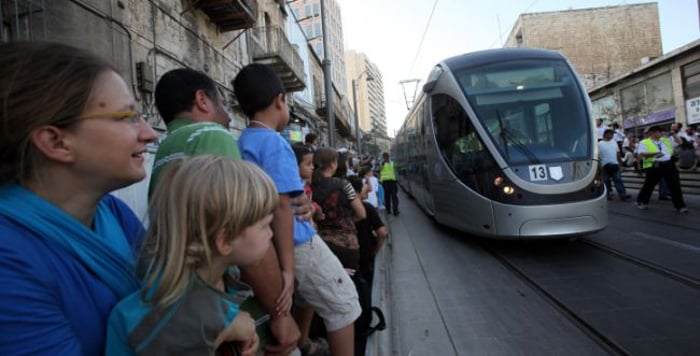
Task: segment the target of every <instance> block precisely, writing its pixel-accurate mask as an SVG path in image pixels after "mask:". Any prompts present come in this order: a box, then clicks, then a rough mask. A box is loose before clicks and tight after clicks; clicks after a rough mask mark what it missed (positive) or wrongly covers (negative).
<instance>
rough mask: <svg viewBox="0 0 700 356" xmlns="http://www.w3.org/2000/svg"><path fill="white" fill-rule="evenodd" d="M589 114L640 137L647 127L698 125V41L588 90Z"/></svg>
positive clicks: (699, 115)
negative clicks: (615, 123)
mask: <svg viewBox="0 0 700 356" xmlns="http://www.w3.org/2000/svg"><path fill="white" fill-rule="evenodd" d="M588 94H589V96H590V97H591V102H592V110H593V112H592V114H593V116H594V117H600V118H602V119H603V120H604V121H605V122H608V123H610V122H617V123H619V124H620V126H621V127H623V128H624V129H625V131H627V132H628V133H631V134H634V135H641V134H642V133H643V132H644V129H645V128H647V127H649V126H651V125H660V126H662V127H664V128H666V129H669V128H670V127H671V124H672V123H674V122H680V123H683V124H684V127H686V126H688V125H696V126H697V125H700V40H696V41H693V42H691V43H689V44H687V45H685V46H683V47H681V48H678V49H676V50H674V51H671V52H669V53H667V54H666V55H664V56H662V57H659V58H656V59H654V60H652V61H650V62H648V63H645V64H644V65H641V66H638V67H637V68H635V69H634V70H631V71H629V72H627V73H625V74H623V75H621V76H619V77H617V78H614V79H612V80H610V81H609V82H607V83H605V84H602V85H599V86H597V87H595V88H591V89H590V90H589V92H588Z"/></svg>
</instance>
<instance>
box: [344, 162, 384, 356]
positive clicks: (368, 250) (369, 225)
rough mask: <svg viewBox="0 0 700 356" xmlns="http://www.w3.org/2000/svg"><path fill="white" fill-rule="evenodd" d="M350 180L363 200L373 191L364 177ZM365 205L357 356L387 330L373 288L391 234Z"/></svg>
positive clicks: (360, 225)
mask: <svg viewBox="0 0 700 356" xmlns="http://www.w3.org/2000/svg"><path fill="white" fill-rule="evenodd" d="M348 180H349V181H350V184H352V187H353V188H354V189H355V192H356V193H357V194H358V195H359V196H360V198H361V199H362V198H366V194H367V193H368V191H369V189H370V188H369V183H365V182H363V179H362V178H361V177H360V176H352V177H349V178H348ZM362 205H363V206H364V208H365V211H366V217H365V218H364V219H359V220H356V221H355V229H356V230H357V240H358V243H359V244H360V263H359V269H358V271H357V273H355V276H353V281H355V285H356V287H357V293H358V295H359V296H360V305H362V314H361V315H360V317H359V318H358V319H357V321H356V322H355V354H356V355H358V356H359V355H364V354H365V349H366V346H367V338H368V337H369V335H370V334H371V333H372V332H374V331H377V330H383V329H384V328H385V327H386V321H385V320H384V313H383V312H382V311H381V309H379V308H378V307H373V306H372V289H373V288H372V287H373V285H374V261H375V257H376V256H377V253H379V250H381V249H382V247H383V246H384V242H385V241H386V239H387V238H388V237H389V231H388V230H387V228H386V226H384V222H383V221H382V219H381V217H379V211H377V209H376V208H375V207H374V206H372V204H370V203H369V202H367V200H364V201H363V202H362ZM373 312H374V313H376V314H377V318H378V319H379V320H378V322H377V324H376V325H375V326H371V323H372V313H373Z"/></svg>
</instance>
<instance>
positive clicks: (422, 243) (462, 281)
mask: <svg viewBox="0 0 700 356" xmlns="http://www.w3.org/2000/svg"><path fill="white" fill-rule="evenodd" d="M633 193H636V192H633ZM400 198H401V204H402V214H401V215H400V216H399V217H393V216H391V217H387V220H388V223H389V226H390V229H391V238H390V244H388V245H387V248H385V249H384V251H382V253H381V254H380V255H379V257H378V263H377V267H378V268H377V277H376V278H377V280H376V283H377V287H376V288H375V292H376V293H375V296H374V299H375V304H376V305H379V306H381V307H382V308H383V309H384V310H385V312H386V313H387V314H388V315H387V318H388V319H389V320H388V324H389V327H388V329H387V330H386V331H383V332H380V333H376V334H375V335H374V336H373V337H372V338H371V339H370V343H371V346H370V347H369V348H368V350H370V351H369V354H371V355H401V356H404V355H440V356H442V355H482V354H489V355H560V354H567V355H598V354H600V355H604V354H610V353H611V350H610V349H609V348H608V347H606V346H605V345H604V344H603V345H601V343H600V342H599V341H596V340H595V338H594V337H591V336H590V335H588V334H587V333H586V331H585V330H582V328H581V327H580V325H579V324H577V323H576V322H575V321H572V320H571V318H569V317H566V316H565V315H563V314H562V312H561V310H559V309H558V308H557V307H555V306H553V305H552V303H550V302H549V301H548V300H547V298H545V297H543V296H542V294H541V293H538V292H537V291H536V289H533V288H532V286H531V285H528V283H526V282H523V280H522V279H519V278H518V277H517V276H516V275H514V274H513V272H512V271H511V270H509V269H508V268H506V267H505V266H504V265H503V264H502V263H500V262H499V261H498V260H497V259H495V258H494V257H493V255H492V254H490V253H489V252H488V251H486V250H485V249H484V248H483V244H482V242H483V241H479V240H474V239H471V238H468V237H467V236H465V235H464V234H462V233H459V232H456V231H454V230H451V229H447V228H444V227H441V226H438V225H436V224H434V223H433V221H432V220H430V219H429V218H428V217H426V216H425V214H423V212H422V211H421V210H420V209H419V208H418V207H417V206H416V205H415V204H414V203H413V201H411V200H410V199H408V197H407V196H406V195H405V194H402V195H401V197H400ZM686 200H687V203H688V206H689V208H690V209H691V213H690V214H688V215H678V214H676V213H675V212H674V211H673V209H672V206H671V205H670V203H668V202H653V203H652V205H651V209H650V210H647V211H639V210H638V209H636V208H635V207H634V205H633V204H632V203H629V202H627V203H622V202H617V201H613V202H611V204H610V211H611V220H610V223H611V227H610V228H608V229H606V230H605V231H603V232H601V233H599V234H597V235H595V236H591V237H590V238H591V239H592V240H596V241H601V242H606V241H608V242H611V241H612V242H611V243H617V245H616V246H615V247H620V246H623V245H621V242H620V241H623V240H615V239H611V238H610V237H611V236H613V235H615V234H623V233H624V232H631V236H633V237H634V236H637V237H639V236H640V235H639V234H640V233H643V234H646V235H645V236H646V237H645V238H641V239H635V242H636V241H639V240H645V241H651V242H652V243H653V244H656V245H663V246H666V247H668V246H672V248H673V249H675V252H674V253H681V254H683V253H686V254H689V255H686V256H685V257H686V259H685V262H683V260H680V261H676V262H677V263H676V266H675V267H677V268H680V269H685V270H686V271H691V272H690V273H693V271H696V267H695V265H697V263H694V262H693V260H700V259H698V258H697V257H698V254H700V246H698V247H696V246H695V245H693V244H692V243H691V241H690V240H689V239H692V236H690V235H694V234H693V233H690V232H688V233H686V232H684V231H685V230H684V229H687V228H692V227H694V226H697V225H698V221H700V220H699V219H697V216H698V213H699V212H700V197H698V196H687V197H686ZM647 219H648V220H650V221H651V222H652V223H653V224H654V225H653V226H655V228H654V229H657V230H658V229H661V231H656V230H654V229H651V230H648V231H646V230H644V227H643V226H640V222H643V221H645V220H647ZM663 224H670V225H672V226H673V229H675V230H673V231H674V235H683V234H685V235H688V236H674V238H672V239H663V241H661V242H659V240H661V239H660V238H659V236H663V232H664V228H663ZM659 226H661V227H659ZM679 231H680V232H679ZM688 231H695V230H693V229H690V230H688ZM598 235H599V236H598ZM630 246H631V247H630ZM645 246H647V249H646V250H644V249H643V248H640V247H639V244H637V246H636V247H635V245H634V244H632V245H630V244H627V245H624V246H623V247H624V248H631V251H632V252H634V251H637V252H639V251H642V252H643V251H646V253H647V255H649V254H650V253H649V248H648V246H650V245H648V244H647V245H645ZM694 249H695V251H694ZM679 251H680V252H679ZM651 254H652V255H653V253H651ZM575 256H579V255H575ZM659 256H661V254H659ZM666 256H668V255H666ZM647 257H649V256H647ZM657 257H658V256H657ZM693 257H695V258H694V259H693ZM658 259H659V260H660V261H662V262H663V261H664V260H665V261H666V262H669V261H672V260H673V259H672V258H667V257H663V256H661V257H659V258H658ZM664 263H665V262H664ZM698 277H700V275H698ZM674 288H676V286H674ZM681 292H682V290H681ZM601 293H602V292H601ZM676 293H678V292H677V291H676ZM603 303H604V302H603ZM691 314H692V313H691ZM652 322H653V320H652ZM690 324H692V327H693V330H697V326H698V325H696V324H697V322H691V323H689V324H688V325H687V326H691V325H690ZM622 325H623V326H624V321H623V322H622ZM626 336H627V335H626ZM632 337H634V335H632ZM646 342H647V343H649V342H651V343H652V344H651V346H654V343H655V344H656V345H657V346H659V345H663V343H664V340H659V341H654V340H651V341H650V340H646ZM674 346H676V345H674V344H670V345H669V344H666V349H667V350H668V349H669V348H668V347H671V349H670V350H671V351H672V348H673V347H674ZM678 346H682V345H678ZM685 346H686V347H687V346H690V347H692V346H693V345H685ZM681 349H683V347H680V348H679V350H681ZM612 352H613V353H614V352H615V351H614V349H613V351H612ZM671 353H673V352H671Z"/></svg>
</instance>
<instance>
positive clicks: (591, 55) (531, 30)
mask: <svg viewBox="0 0 700 356" xmlns="http://www.w3.org/2000/svg"><path fill="white" fill-rule="evenodd" d="M504 47H537V48H547V49H552V50H557V51H561V52H562V53H563V54H564V55H565V56H566V57H567V58H568V59H569V60H570V61H571V63H572V64H573V66H574V68H575V69H576V71H577V72H578V74H579V76H580V77H581V79H582V80H583V82H584V83H585V85H586V87H587V88H592V87H594V86H597V85H600V84H602V83H605V82H607V81H609V80H611V79H612V78H615V77H618V76H620V75H622V74H623V73H626V72H628V71H630V70H632V69H634V68H636V67H638V66H639V65H640V64H642V63H643V62H647V61H649V60H652V59H654V58H656V57H659V56H661V55H662V53H663V51H662V48H661V30H660V27H659V15H658V7H657V4H656V3H655V2H654V3H643V4H633V5H620V6H606V7H596V8H589V9H580V10H566V11H554V12H540V13H530V14H522V15H520V16H519V17H518V20H517V21H516V23H515V25H514V26H513V29H512V30H511V32H510V35H509V36H508V38H507V40H506V43H505V44H504Z"/></svg>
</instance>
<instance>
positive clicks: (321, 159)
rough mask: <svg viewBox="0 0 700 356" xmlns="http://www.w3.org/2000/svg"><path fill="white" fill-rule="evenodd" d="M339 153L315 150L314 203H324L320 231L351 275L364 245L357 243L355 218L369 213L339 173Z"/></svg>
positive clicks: (361, 217)
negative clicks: (361, 246)
mask: <svg viewBox="0 0 700 356" xmlns="http://www.w3.org/2000/svg"><path fill="white" fill-rule="evenodd" d="M338 156H339V154H338V152H336V150H334V149H332V148H321V149H319V150H318V151H316V152H315V153H314V167H316V169H315V170H314V174H313V178H312V179H311V189H312V190H313V191H314V202H316V203H317V204H318V205H320V206H321V209H323V215H324V216H325V217H326V218H325V219H323V221H319V222H318V233H319V235H321V238H323V240H324V241H326V243H327V244H328V247H330V249H331V251H333V253H334V254H335V255H336V256H338V259H339V260H340V262H341V263H342V264H343V267H345V269H347V270H349V271H351V275H352V274H353V273H354V272H355V271H357V269H358V264H359V261H360V260H359V259H360V250H359V248H360V245H359V244H358V242H357V231H356V230H355V222H354V220H355V219H364V218H365V217H366V214H367V213H366V212H365V209H364V207H363V206H362V200H361V199H358V194H357V193H355V189H353V187H352V185H351V184H350V182H348V180H347V177H338V176H336V175H335V174H336V170H337V169H338V166H339V165H338V162H339V159H338Z"/></svg>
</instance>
